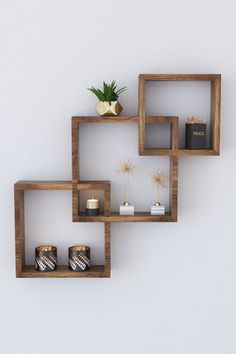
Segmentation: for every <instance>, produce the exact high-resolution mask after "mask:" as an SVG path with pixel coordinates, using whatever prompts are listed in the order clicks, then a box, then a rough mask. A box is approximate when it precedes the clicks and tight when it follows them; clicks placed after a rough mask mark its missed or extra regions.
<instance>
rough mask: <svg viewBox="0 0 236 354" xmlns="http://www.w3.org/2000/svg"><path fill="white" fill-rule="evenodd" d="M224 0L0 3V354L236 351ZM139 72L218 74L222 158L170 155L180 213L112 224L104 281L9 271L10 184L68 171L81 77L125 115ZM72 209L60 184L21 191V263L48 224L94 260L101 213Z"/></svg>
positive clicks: (228, 33)
mask: <svg viewBox="0 0 236 354" xmlns="http://www.w3.org/2000/svg"><path fill="white" fill-rule="evenodd" d="M235 10H236V6H235V2H234V1H233V0H231V1H216V0H212V1H211V0H199V1H188V0H177V1H170V0H169V1H164V0H146V1H128V0H121V1H112V0H110V1H108V0H100V1H72V0H71V1H56V0H54V1H53V0H51V1H42V0H41V1H30V0H21V1H9V0H5V1H4V0H2V1H1V2H0V98H1V99H0V144H1V149H0V162H1V183H0V197H1V214H0V218H1V219H0V228H1V229H0V230H1V238H0V269H1V270H0V289H1V290H0V353H1V354H15V353H17V354H31V353H35V354H43V353H45V354H48V353H52V352H56V353H57V354H64V353H68V354H77V353H83V354H93V353H97V354H121V353H122V354H145V353H150V354H151V353H155V354H156V353H160V354H190V353H191V354H199V353H201V354H231V353H232V354H233V353H235V351H236V335H235V333H236V321H235V317H236V303H235V295H236V280H235V279H236V277H235V272H236V257H235V250H236V239H235V188H234V186H235V175H236V164H235V152H236V142H235V141H236V140H235V128H236V123H235V122H236V119H235V96H236V70H235V63H236V50H235V31H236V23H235ZM139 73H221V74H222V75H223V83H222V87H223V89H222V134H221V138H222V144H221V156H220V157H213V158H210V157H206V158H204V157H202V158H200V157H196V158H190V157H189V158H181V159H180V173H179V221H178V223H176V224H175V223H170V224H165V223H160V224H151V223H150V224H148V223H143V224H131V223H129V224H113V225H112V278H111V279H105V280H102V279H83V280H76V279H67V280H63V279H52V280H46V279H45V280H44V279H41V280H38V279H16V278H15V269H14V267H15V260H14V213H13V183H14V182H15V181H17V180H18V179H70V178H71V156H70V153H71V141H70V117H71V116H72V115H76V114H77V115H89V114H94V106H95V104H96V100H95V98H94V97H93V96H92V95H91V94H90V93H89V92H88V91H87V90H86V88H87V87H89V86H90V85H95V86H96V85H99V84H100V82H101V81H102V80H107V81H110V80H112V79H116V80H117V81H118V82H119V84H120V85H126V86H127V87H128V89H127V92H126V93H125V94H123V96H122V98H121V101H122V104H123V106H124V113H125V114H136V113H137V76H138V74H139ZM163 103H166V104H167V103H168V102H163ZM167 107H168V106H167ZM171 109H175V107H172V108H171ZM109 149H110V153H111V155H112V154H113V152H115V149H117V147H114V146H109ZM113 149H114V150H113ZM116 156H118V155H117V150H116ZM86 157H87V159H89V158H90V153H89V151H87V153H86ZM121 157H123V156H121ZM115 164H116V161H114V165H115ZM151 166H152V165H151ZM102 171H103V170H101V173H103V172H102ZM99 173H100V172H99ZM135 188H136V187H135ZM143 200H145V195H143ZM70 208H71V203H70V194H69V193H66V192H61V194H60V193H59V192H58V193H56V192H55V194H53V192H45V193H42V194H40V193H37V192H35V194H34V193H32V194H31V193H29V195H28V196H27V215H28V221H27V256H28V260H29V262H30V259H32V253H31V252H32V249H33V247H34V246H35V244H36V243H37V242H38V241H40V242H45V241H48V240H50V236H52V240H53V241H54V242H58V244H60V245H62V246H64V247H65V248H66V247H67V246H68V245H69V244H71V243H74V242H75V241H76V240H77V237H78V238H79V240H80V241H85V242H86V240H88V239H89V241H88V242H90V243H91V245H92V244H93V242H94V244H95V245H96V249H97V251H98V252H97V253H96V254H95V255H94V257H95V258H97V259H96V260H98V261H99V260H100V259H101V257H102V247H101V246H100V247H99V242H100V237H101V236H100V235H101V233H102V227H101V225H89V224H71V223H70V217H71V210H70ZM90 237H91V238H90ZM30 257H31V258H30ZM61 257H62V258H63V257H65V255H63V252H61Z"/></svg>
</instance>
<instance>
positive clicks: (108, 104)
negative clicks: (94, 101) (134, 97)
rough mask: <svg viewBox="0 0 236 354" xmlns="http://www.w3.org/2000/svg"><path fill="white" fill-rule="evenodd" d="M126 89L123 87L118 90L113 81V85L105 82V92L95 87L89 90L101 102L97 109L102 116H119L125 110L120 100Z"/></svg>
mask: <svg viewBox="0 0 236 354" xmlns="http://www.w3.org/2000/svg"><path fill="white" fill-rule="evenodd" d="M125 89H126V87H122V88H120V89H119V90H118V89H117V85H116V82H115V81H114V80H113V81H112V83H111V84H107V83H106V82H103V91H102V90H99V89H96V88H95V87H93V86H92V87H91V88H89V89H88V90H89V91H91V92H92V93H94V95H95V96H97V98H98V99H99V101H100V102H99V103H98V105H97V107H96V111H97V112H98V114H99V115H100V116H118V115H119V114H120V112H121V111H122V109H123V107H122V106H121V104H120V103H119V101H118V98H119V95H120V94H121V93H122V92H123V91H125Z"/></svg>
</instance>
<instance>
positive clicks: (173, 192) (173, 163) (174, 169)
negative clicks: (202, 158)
mask: <svg viewBox="0 0 236 354" xmlns="http://www.w3.org/2000/svg"><path fill="white" fill-rule="evenodd" d="M170 212H171V217H172V219H173V221H177V219H178V157H175V156H173V157H170Z"/></svg>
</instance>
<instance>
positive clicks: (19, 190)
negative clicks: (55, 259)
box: [14, 181, 111, 278]
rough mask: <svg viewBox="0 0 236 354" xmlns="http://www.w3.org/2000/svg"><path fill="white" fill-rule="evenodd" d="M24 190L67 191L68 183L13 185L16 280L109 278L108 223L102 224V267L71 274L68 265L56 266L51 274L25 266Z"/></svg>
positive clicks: (109, 246) (28, 182) (96, 266)
mask: <svg viewBox="0 0 236 354" xmlns="http://www.w3.org/2000/svg"><path fill="white" fill-rule="evenodd" d="M26 190H69V191H72V183H71V182H70V181H50V182H49V181H37V182H36V181H34V182H33V181H19V182H17V183H15V185H14V198H15V238H16V277H17V278H109V277H110V272H111V236H110V223H109V222H105V223H104V265H93V266H92V267H91V270H89V271H85V272H73V271H71V270H69V269H68V265H63V266H58V267H57V270H55V271H53V272H47V273H46V272H45V273H44V272H39V271H37V270H35V269H34V266H27V265H25V217H24V192H25V191H26Z"/></svg>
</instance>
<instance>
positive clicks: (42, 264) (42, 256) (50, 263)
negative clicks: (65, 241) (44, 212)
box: [35, 246, 57, 272]
mask: <svg viewBox="0 0 236 354" xmlns="http://www.w3.org/2000/svg"><path fill="white" fill-rule="evenodd" d="M56 268H57V248H56V247H54V246H39V247H36V248H35V269H36V270H38V271H39V272H52V271H53V270H55V269H56Z"/></svg>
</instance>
